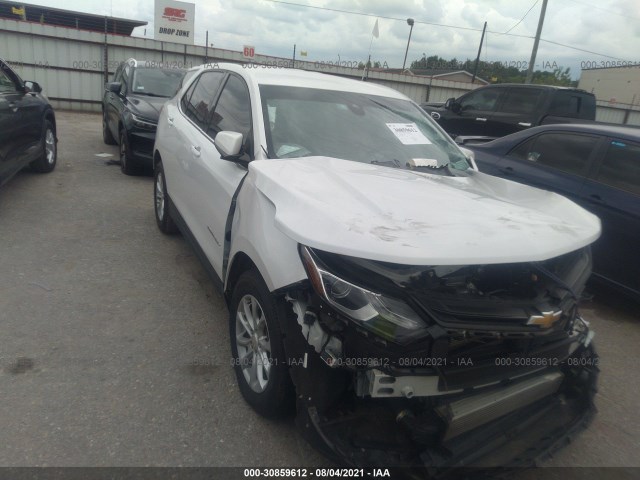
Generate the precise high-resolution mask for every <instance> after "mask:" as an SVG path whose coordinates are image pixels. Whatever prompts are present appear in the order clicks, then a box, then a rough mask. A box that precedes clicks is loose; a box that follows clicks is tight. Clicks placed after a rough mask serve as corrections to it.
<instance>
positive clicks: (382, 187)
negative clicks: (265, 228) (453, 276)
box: [245, 157, 600, 265]
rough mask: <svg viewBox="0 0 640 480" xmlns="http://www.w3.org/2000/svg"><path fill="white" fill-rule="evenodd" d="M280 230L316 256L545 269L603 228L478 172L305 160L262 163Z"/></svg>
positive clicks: (256, 181)
mask: <svg viewBox="0 0 640 480" xmlns="http://www.w3.org/2000/svg"><path fill="white" fill-rule="evenodd" d="M245 183H246V184H245V187H250V186H251V185H254V186H255V187H256V188H257V189H258V190H259V191H260V192H261V193H262V194H264V195H265V196H266V197H267V198H268V199H269V200H270V201H271V202H272V203H273V204H274V206H275V209H276V215H275V222H276V227H277V228H278V229H279V230H280V231H282V232H283V233H284V234H285V235H287V236H289V237H291V238H292V239H293V240H295V241H297V242H299V243H301V244H303V245H308V246H310V247H313V248H318V249H320V250H325V251H328V252H333V253H339V254H343V255H350V256H354V257H360V258H367V259H371V260H380V261H386V262H393V263H400V264H407V265H467V264H488V263H510V262H527V261H542V260H547V259H549V258H553V257H556V256H559V255H562V254H564V253H568V252H570V251H573V250H577V249H578V248H581V247H584V246H586V245H589V244H590V243H592V242H594V241H595V240H596V239H597V238H598V237H599V235H600V220H599V219H598V218H597V217H596V216H594V215H592V214H591V213H589V212H587V211H586V210H584V209H582V208H581V207H579V206H577V205H576V204H574V203H573V202H571V201H569V200H567V199H566V198H564V197H562V196H560V195H557V194H555V193H551V192H547V191H544V190H539V189H536V188H532V187H528V186H525V185H521V184H518V183H515V182H511V181H508V180H503V179H500V178H496V177H492V176H490V175H486V174H483V173H479V172H475V171H472V172H471V173H470V175H469V176H468V177H444V176H439V175H430V174H427V173H422V172H415V171H408V170H400V169H393V168H389V167H383V166H378V165H368V164H364V163H358V162H352V161H346V160H339V159H335V158H328V157H306V158H297V159H282V160H274V159H271V160H257V161H254V162H251V163H250V164H249V174H248V177H247V179H246V182H245Z"/></svg>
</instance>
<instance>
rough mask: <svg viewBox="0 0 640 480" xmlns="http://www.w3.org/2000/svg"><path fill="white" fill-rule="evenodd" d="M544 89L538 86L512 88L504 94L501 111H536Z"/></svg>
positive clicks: (525, 112) (529, 112)
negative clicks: (537, 87)
mask: <svg viewBox="0 0 640 480" xmlns="http://www.w3.org/2000/svg"><path fill="white" fill-rule="evenodd" d="M541 96H542V90H539V89H536V88H512V89H509V90H507V92H506V93H505V94H504V100H503V101H502V104H501V105H500V112H504V113H519V114H525V115H526V114H531V113H533V112H535V110H536V106H537V105H538V101H539V100H540V97H541Z"/></svg>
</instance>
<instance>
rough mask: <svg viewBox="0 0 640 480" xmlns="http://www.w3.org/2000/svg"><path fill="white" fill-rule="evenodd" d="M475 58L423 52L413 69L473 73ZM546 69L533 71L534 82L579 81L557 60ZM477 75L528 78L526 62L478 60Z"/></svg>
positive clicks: (490, 78) (568, 83) (496, 79)
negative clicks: (572, 77)
mask: <svg viewBox="0 0 640 480" xmlns="http://www.w3.org/2000/svg"><path fill="white" fill-rule="evenodd" d="M474 66H475V60H471V59H469V58H467V59H466V60H465V61H464V62H463V61H459V60H457V59H456V58H455V57H454V58H452V59H451V60H445V59H444V58H442V57H440V56H438V55H432V56H430V57H427V56H426V54H424V53H423V54H422V58H420V59H418V60H414V61H413V62H411V69H412V70H443V71H446V70H466V71H468V72H470V73H473V70H474ZM544 67H545V68H544V70H536V71H535V72H533V79H532V83H536V84H544V85H559V86H577V84H578V82H577V81H573V80H571V70H570V68H569V67H567V68H563V67H562V66H558V65H557V64H556V63H555V62H553V63H550V62H547V64H545V65H544ZM476 76H478V77H480V78H483V79H485V80H487V81H489V82H491V83H524V81H525V79H526V78H527V69H526V62H508V61H497V62H483V61H482V60H481V61H479V62H478V72H477V73H476Z"/></svg>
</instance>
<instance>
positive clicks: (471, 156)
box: [459, 146, 480, 172]
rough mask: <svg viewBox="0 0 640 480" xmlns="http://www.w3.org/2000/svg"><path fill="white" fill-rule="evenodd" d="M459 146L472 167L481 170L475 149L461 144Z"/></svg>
mask: <svg viewBox="0 0 640 480" xmlns="http://www.w3.org/2000/svg"><path fill="white" fill-rule="evenodd" d="M459 148H460V150H461V151H462V153H464V156H465V157H467V161H468V162H469V165H471V168H472V169H473V170H475V171H476V172H479V171H480V170H478V165H477V164H476V154H475V153H474V152H473V150H469V149H468V148H464V147H460V146H459Z"/></svg>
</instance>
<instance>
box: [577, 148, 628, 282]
mask: <svg viewBox="0 0 640 480" xmlns="http://www.w3.org/2000/svg"><path fill="white" fill-rule="evenodd" d="M607 143H608V145H607V148H606V152H605V154H604V158H603V160H602V163H601V164H600V166H599V168H598V170H597V172H595V173H594V174H593V175H592V176H591V178H589V179H588V180H587V181H586V182H585V185H584V198H585V200H586V201H587V202H588V204H589V206H588V208H589V209H590V210H591V211H593V212H594V213H595V214H596V215H598V216H599V217H600V219H601V220H602V237H601V238H600V240H599V241H598V242H597V243H596V245H595V246H594V268H595V271H596V273H598V274H600V275H602V276H605V277H606V278H608V279H609V280H613V281H615V282H617V283H620V284H622V285H625V286H627V287H629V288H631V289H633V290H635V291H636V292H640V253H639V252H640V250H639V249H638V246H639V245H640V145H639V144H633V143H631V142H628V141H626V140H621V139H615V138H610V139H608V140H607Z"/></svg>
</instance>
